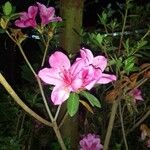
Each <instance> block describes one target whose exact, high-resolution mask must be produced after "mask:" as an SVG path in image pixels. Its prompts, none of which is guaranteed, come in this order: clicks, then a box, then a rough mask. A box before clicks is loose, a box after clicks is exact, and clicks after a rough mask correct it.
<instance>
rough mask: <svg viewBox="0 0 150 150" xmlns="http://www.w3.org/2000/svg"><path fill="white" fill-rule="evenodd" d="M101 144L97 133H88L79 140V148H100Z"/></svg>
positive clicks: (93, 149) (86, 149) (85, 149)
mask: <svg viewBox="0 0 150 150" xmlns="http://www.w3.org/2000/svg"><path fill="white" fill-rule="evenodd" d="M102 149H103V145H102V144H101V140H100V138H99V136H98V135H95V134H88V135H86V136H84V137H83V139H82V140H81V141H80V150H102Z"/></svg>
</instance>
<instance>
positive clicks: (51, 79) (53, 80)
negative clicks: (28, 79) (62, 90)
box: [38, 68, 63, 86]
mask: <svg viewBox="0 0 150 150" xmlns="http://www.w3.org/2000/svg"><path fill="white" fill-rule="evenodd" d="M38 76H39V77H40V78H41V80H42V81H44V82H45V83H47V84H52V85H58V86H59V85H62V83H63V81H62V79H61V77H60V76H59V71H58V70H57V69H53V68H44V69H42V70H40V71H39V73H38Z"/></svg>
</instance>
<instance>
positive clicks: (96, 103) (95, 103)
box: [80, 91, 101, 108]
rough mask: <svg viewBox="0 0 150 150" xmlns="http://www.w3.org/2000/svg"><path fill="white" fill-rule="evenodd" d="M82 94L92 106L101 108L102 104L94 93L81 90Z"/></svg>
mask: <svg viewBox="0 0 150 150" xmlns="http://www.w3.org/2000/svg"><path fill="white" fill-rule="evenodd" d="M80 94H81V95H82V96H84V97H85V98H86V99H87V100H88V101H89V102H90V104H91V105H92V106H96V107H99V108H101V104H100V102H99V100H98V99H97V98H96V97H95V96H94V95H92V94H90V93H89V92H87V91H82V92H80Z"/></svg>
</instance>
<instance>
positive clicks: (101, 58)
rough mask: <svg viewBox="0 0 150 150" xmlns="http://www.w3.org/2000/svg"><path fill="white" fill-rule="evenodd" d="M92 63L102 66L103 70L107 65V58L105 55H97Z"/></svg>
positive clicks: (98, 66) (97, 66)
mask: <svg viewBox="0 0 150 150" xmlns="http://www.w3.org/2000/svg"><path fill="white" fill-rule="evenodd" d="M92 64H93V66H94V67H95V68H100V69H101V71H102V72H103V71H104V70H105V68H106V66H107V59H106V58H105V57H104V56H96V57H94V59H93V63H92Z"/></svg>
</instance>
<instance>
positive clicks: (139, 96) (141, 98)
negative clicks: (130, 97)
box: [134, 95, 143, 101]
mask: <svg viewBox="0 0 150 150" xmlns="http://www.w3.org/2000/svg"><path fill="white" fill-rule="evenodd" d="M134 98H135V99H136V100H140V101H143V97H142V96H141V95H137V96H134Z"/></svg>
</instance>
